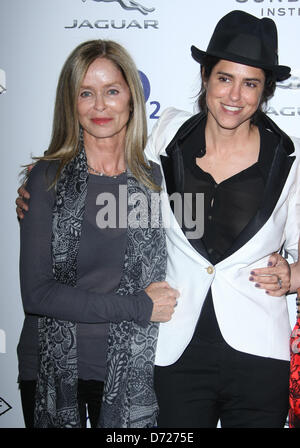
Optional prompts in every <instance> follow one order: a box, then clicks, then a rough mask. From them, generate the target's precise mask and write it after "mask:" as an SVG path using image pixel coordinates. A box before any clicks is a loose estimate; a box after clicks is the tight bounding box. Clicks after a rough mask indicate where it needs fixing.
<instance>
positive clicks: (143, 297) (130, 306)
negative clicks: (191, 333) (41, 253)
mask: <svg viewBox="0 0 300 448" xmlns="http://www.w3.org/2000/svg"><path fill="white" fill-rule="evenodd" d="M24 283H25V284H24ZM21 285H22V288H21V290H22V300H23V306H24V311H25V312H26V313H29V314H36V315H41V316H49V317H55V318H56V319H61V320H68V321H72V322H82V323H101V322H121V321H123V320H128V321H131V320H134V321H135V322H137V323H140V324H141V325H143V324H146V323H147V322H149V320H150V316H151V312H152V307H153V305H152V301H151V299H150V298H149V297H148V296H147V294H146V293H144V292H143V291H142V292H141V293H139V294H138V295H136V296H133V295H129V296H120V295H118V294H116V293H114V292H111V293H107V294H98V293H95V292H91V291H87V290H82V289H79V288H76V287H75V288H74V287H71V286H68V285H64V284H61V283H59V282H57V281H55V280H54V279H48V280H47V279H44V280H40V278H37V280H36V281H34V282H33V283H32V282H30V281H29V282H28V281H26V282H24V281H23V282H21Z"/></svg>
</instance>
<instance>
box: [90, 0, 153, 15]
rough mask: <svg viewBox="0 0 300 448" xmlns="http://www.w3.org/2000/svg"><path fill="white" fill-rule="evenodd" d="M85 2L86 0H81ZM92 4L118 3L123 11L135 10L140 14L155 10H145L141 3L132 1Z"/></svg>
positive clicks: (118, 0) (99, 0) (109, 0)
mask: <svg viewBox="0 0 300 448" xmlns="http://www.w3.org/2000/svg"><path fill="white" fill-rule="evenodd" d="M82 1H83V2H85V1H86V0H82ZM93 1H94V2H106V3H109V2H118V3H119V5H120V6H122V8H123V9H127V10H132V9H137V10H138V11H140V12H141V13H142V14H145V15H147V14H149V12H153V11H155V8H146V7H145V6H143V5H141V3H139V2H136V1H134V0H93Z"/></svg>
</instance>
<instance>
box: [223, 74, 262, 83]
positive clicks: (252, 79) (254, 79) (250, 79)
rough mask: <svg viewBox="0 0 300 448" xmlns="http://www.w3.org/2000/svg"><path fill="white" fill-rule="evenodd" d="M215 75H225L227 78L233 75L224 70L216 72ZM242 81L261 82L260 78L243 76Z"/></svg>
mask: <svg viewBox="0 0 300 448" xmlns="http://www.w3.org/2000/svg"><path fill="white" fill-rule="evenodd" d="M217 75H225V76H228V77H229V78H234V75H232V74H230V73H226V72H217ZM244 81H256V82H262V80H261V79H259V78H244Z"/></svg>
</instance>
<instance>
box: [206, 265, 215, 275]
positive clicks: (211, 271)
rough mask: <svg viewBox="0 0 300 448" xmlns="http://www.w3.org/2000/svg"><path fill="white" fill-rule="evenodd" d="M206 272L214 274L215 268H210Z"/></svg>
mask: <svg viewBox="0 0 300 448" xmlns="http://www.w3.org/2000/svg"><path fill="white" fill-rule="evenodd" d="M206 271H207V273H208V274H213V272H214V268H213V266H208V268H206Z"/></svg>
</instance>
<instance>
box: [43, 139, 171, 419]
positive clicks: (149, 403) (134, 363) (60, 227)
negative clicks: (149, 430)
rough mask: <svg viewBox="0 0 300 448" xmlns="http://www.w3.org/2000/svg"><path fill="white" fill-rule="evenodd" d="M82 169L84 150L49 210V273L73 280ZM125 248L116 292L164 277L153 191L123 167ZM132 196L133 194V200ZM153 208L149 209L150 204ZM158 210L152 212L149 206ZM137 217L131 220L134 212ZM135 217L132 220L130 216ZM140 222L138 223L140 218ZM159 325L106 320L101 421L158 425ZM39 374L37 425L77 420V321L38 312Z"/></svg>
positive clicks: (80, 215) (161, 234) (81, 207)
mask: <svg viewBox="0 0 300 448" xmlns="http://www.w3.org/2000/svg"><path fill="white" fill-rule="evenodd" d="M87 180H88V169H87V164H86V156H85V151H84V148H83V144H82V150H81V151H80V152H79V154H78V156H77V157H75V158H74V159H73V160H72V161H71V162H70V163H69V164H68V165H67V166H66V167H65V169H64V170H63V173H62V175H61V177H60V179H59V181H58V183H57V191H56V193H57V196H56V203H55V206H54V210H53V226H52V254H53V274H54V277H55V279H56V280H57V281H59V282H61V283H64V284H67V285H71V286H73V287H76V279H77V256H78V250H79V244H80V236H81V226H82V220H83V216H84V209H85V200H86V194H87ZM127 189H128V227H127V249H126V254H125V260H124V268H123V275H122V278H121V282H120V285H119V288H118V290H117V293H118V294H120V295H129V294H133V295H134V294H136V293H138V292H139V291H141V290H143V289H145V288H146V287H147V286H148V285H149V284H150V283H151V282H153V281H162V280H164V279H165V272H166V259H167V256H166V255H167V254H166V243H165V233H164V229H163V227H162V222H161V215H160V209H159V207H157V205H156V206H155V207H154V204H155V200H156V201H157V194H156V196H155V200H154V201H153V197H154V196H153V194H152V192H151V191H150V190H148V189H147V188H146V187H145V186H143V185H141V184H139V182H137V180H136V179H135V178H134V177H133V175H132V174H131V173H130V172H128V184H127ZM132 198H137V200H132ZM152 207H153V209H152ZM153 210H154V211H156V213H155V212H153ZM138 216H139V217H142V219H141V220H140V221H139V225H137V222H138V221H137V219H136V218H137V217H138ZM132 218H133V219H132ZM141 222H142V225H141ZM157 335H158V324H156V323H149V324H148V326H147V327H146V328H144V327H141V326H139V325H137V324H136V323H134V322H121V323H119V324H110V331H109V340H108V343H109V348H108V355H107V378H106V381H105V386H104V394H103V403H102V408H101V415H100V419H99V425H98V426H99V427H106V428H142V427H153V426H155V424H156V416H157V411H158V408H157V402H156V397H155V393H154V390H153V369H154V358H155V349H156V341H157ZM39 350H40V356H39V358H40V359H39V373H38V381H37V391H36V407H35V427H42V428H76V427H80V418H79V412H78V406H77V399H76V397H77V382H78V372H77V339H76V323H74V322H65V321H61V320H57V319H54V318H50V317H41V318H39Z"/></svg>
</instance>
